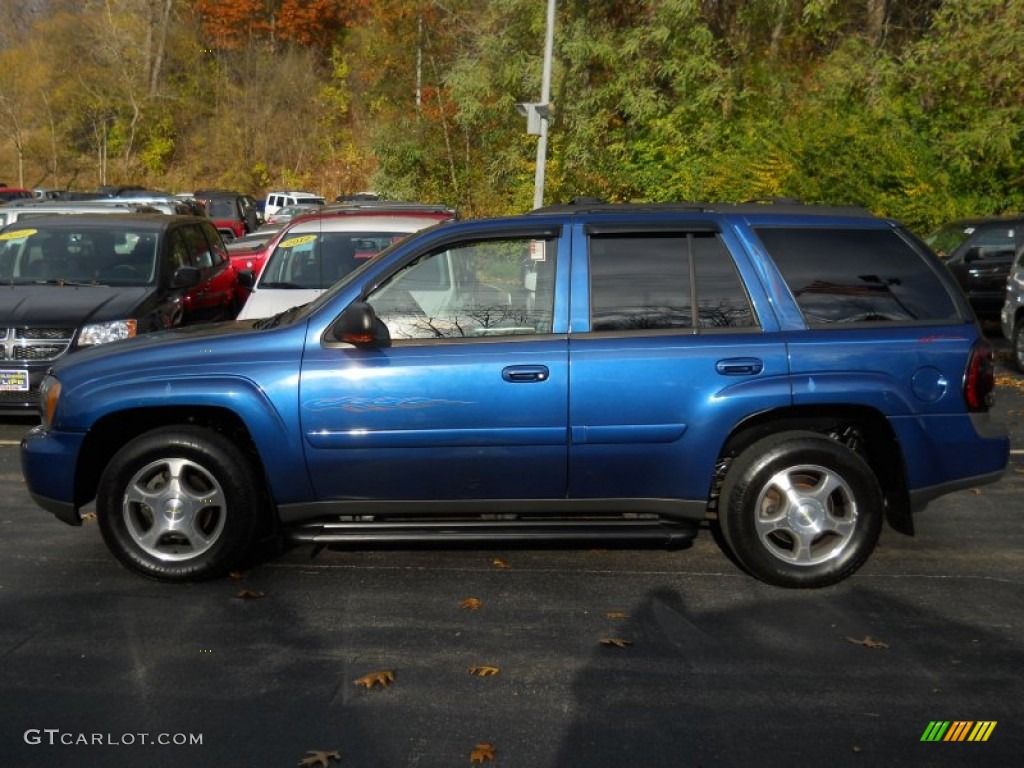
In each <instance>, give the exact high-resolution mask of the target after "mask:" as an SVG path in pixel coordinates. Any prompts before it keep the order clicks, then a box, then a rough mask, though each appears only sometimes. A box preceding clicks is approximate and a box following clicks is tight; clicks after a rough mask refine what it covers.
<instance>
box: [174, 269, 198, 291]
mask: <svg viewBox="0 0 1024 768" xmlns="http://www.w3.org/2000/svg"><path fill="white" fill-rule="evenodd" d="M200 277H201V275H200V272H199V268H198V267H178V268H177V269H176V270H175V271H174V277H172V278H171V288H194V287H195V286H197V285H199V279H200Z"/></svg>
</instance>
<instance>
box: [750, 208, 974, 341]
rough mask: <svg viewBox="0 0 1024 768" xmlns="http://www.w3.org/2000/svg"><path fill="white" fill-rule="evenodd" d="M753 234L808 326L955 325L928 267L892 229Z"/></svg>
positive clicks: (949, 300) (947, 298)
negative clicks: (902, 323)
mask: <svg viewBox="0 0 1024 768" xmlns="http://www.w3.org/2000/svg"><path fill="white" fill-rule="evenodd" d="M756 232H757V235H758V237H759V238H760V239H761V242H762V243H764V246H765V248H767V249H768V253H769V254H770V255H771V257H772V260H773V261H774V262H775V264H776V266H778V268H779V271H780V272H781V273H782V276H783V278H784V279H785V281H786V284H787V285H788V286H789V289H790V291H792V293H793V296H794V297H795V298H796V302H797V304H798V305H799V306H800V310H801V311H802V312H803V315H804V320H805V321H806V322H807V324H808V325H810V326H826V325H832V324H835V323H862V322H886V321H889V322H922V321H923V322H958V321H959V320H961V317H960V314H959V312H958V311H957V307H956V304H955V302H954V300H953V297H952V296H951V295H950V293H949V291H948V290H947V288H946V285H945V284H944V283H943V281H942V280H941V279H940V278H939V276H938V274H936V272H935V271H934V270H933V267H932V264H930V263H929V262H928V261H926V260H925V259H924V258H923V257H922V256H921V254H919V253H917V252H916V251H915V250H914V249H913V248H912V247H911V246H910V244H909V243H908V242H907V241H906V240H904V239H903V238H902V237H900V235H899V234H898V233H897V232H895V231H893V230H890V229H831V228H830V229H817V228H799V229H796V228H785V227H778V228H776V227H771V228H769V227H762V228H758V229H757V230H756Z"/></svg>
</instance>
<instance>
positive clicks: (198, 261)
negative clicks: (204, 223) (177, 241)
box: [182, 226, 213, 269]
mask: <svg viewBox="0 0 1024 768" xmlns="http://www.w3.org/2000/svg"><path fill="white" fill-rule="evenodd" d="M182 232H183V233H184V235H185V242H186V243H187V244H188V251H189V263H190V264H191V265H192V266H193V267H199V268H200V269H206V268H207V267H212V266H213V257H212V256H211V255H210V244H209V243H207V242H206V237H204V236H203V232H202V230H201V229H200V228H199V227H197V226H188V227H184V228H183V229H182Z"/></svg>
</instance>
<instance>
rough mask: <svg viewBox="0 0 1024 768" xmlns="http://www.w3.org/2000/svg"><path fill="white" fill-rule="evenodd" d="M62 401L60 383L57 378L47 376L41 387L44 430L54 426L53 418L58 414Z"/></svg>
mask: <svg viewBox="0 0 1024 768" xmlns="http://www.w3.org/2000/svg"><path fill="white" fill-rule="evenodd" d="M59 400H60V382H59V381H58V380H57V377H56V376H51V375H49V374H48V375H46V376H44V377H43V381H42V383H41V384H40V385H39V416H40V419H41V421H42V423H43V429H49V428H50V426H51V425H52V424H53V416H54V414H55V413H57V402H58V401H59Z"/></svg>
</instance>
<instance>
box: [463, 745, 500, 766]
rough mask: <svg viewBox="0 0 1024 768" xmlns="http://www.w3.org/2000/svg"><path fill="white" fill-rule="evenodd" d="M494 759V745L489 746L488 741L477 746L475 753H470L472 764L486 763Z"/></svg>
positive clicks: (474, 749)
mask: <svg viewBox="0 0 1024 768" xmlns="http://www.w3.org/2000/svg"><path fill="white" fill-rule="evenodd" d="M493 759H494V745H493V744H488V743H487V742H486V741H482V742H480V743H479V744H477V745H476V746H475V747H473V751H472V752H470V753H469V762H471V763H484V762H487V761H488V760H493Z"/></svg>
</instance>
